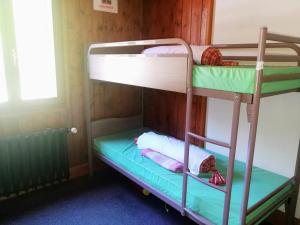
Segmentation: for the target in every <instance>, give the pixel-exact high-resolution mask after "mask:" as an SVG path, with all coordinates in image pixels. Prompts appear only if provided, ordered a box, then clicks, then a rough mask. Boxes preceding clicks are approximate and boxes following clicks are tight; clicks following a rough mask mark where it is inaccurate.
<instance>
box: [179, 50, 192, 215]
mask: <svg viewBox="0 0 300 225" xmlns="http://www.w3.org/2000/svg"><path fill="white" fill-rule="evenodd" d="M185 47H186V48H187V50H188V69H187V78H186V86H187V89H186V95H187V96H186V111H185V113H186V115H185V134H184V141H185V143H184V166H183V185H182V186H183V187H182V200H181V201H182V202H181V207H182V212H181V214H182V215H183V216H184V215H185V209H186V194H187V179H188V164H189V149H190V136H189V131H190V128H191V116H192V105H193V104H192V102H193V85H192V79H193V75H192V73H193V53H192V50H191V47H190V46H189V45H187V46H185Z"/></svg>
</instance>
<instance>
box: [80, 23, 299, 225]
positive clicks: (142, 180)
mask: <svg viewBox="0 0 300 225" xmlns="http://www.w3.org/2000/svg"><path fill="white" fill-rule="evenodd" d="M174 44H176V45H182V46H184V47H185V48H186V52H187V54H176V55H174V54H156V55H144V54H141V52H142V50H143V49H144V48H145V47H147V46H156V45H174ZM297 44H300V38H297V37H291V36H286V35H279V34H274V33H270V32H268V30H267V28H262V29H261V31H260V36H259V41H258V43H255V44H222V45H213V47H216V48H219V49H245V48H246V49H250V48H251V49H257V52H258V55H257V56H248V55H247V56H242V55H239V56H236V55H234V56H224V57H223V59H224V60H239V61H252V62H256V65H255V66H254V67H251V66H245V67H244V66H240V67H213V66H198V65H193V56H192V50H191V48H190V46H189V45H188V44H187V43H186V42H185V41H183V40H182V39H178V38H174V39H158V40H146V41H130V42H115V43H95V44H91V45H89V46H88V48H87V50H86V54H87V55H86V58H87V61H86V66H87V68H86V69H87V73H88V76H87V75H86V74H85V98H86V99H85V100H86V122H87V128H88V129H87V135H88V140H89V141H88V144H89V165H90V173H91V174H92V172H93V165H92V162H93V156H96V157H97V158H98V159H100V160H102V161H103V162H105V163H107V164H108V165H110V166H111V167H113V168H114V169H116V170H118V171H119V172H121V173H122V174H124V175H125V176H127V177H129V178H130V179H131V180H133V181H135V182H136V183H138V184H139V185H141V186H142V187H144V188H146V189H147V190H149V191H150V192H151V193H152V194H154V195H156V196H157V197H159V198H161V199H162V200H163V201H165V202H166V203H167V204H169V205H171V206H172V207H174V208H175V209H177V210H178V211H180V212H181V214H182V215H183V216H187V217H189V218H190V219H192V220H194V221H195V222H197V223H199V224H223V225H226V224H230V225H235V224H258V223H259V222H261V221H262V220H263V219H265V218H266V217H267V216H269V215H270V214H271V213H272V212H274V211H275V210H276V209H278V208H279V207H280V206H281V205H283V204H285V209H286V215H287V224H293V221H294V215H295V208H296V203H297V196H298V191H299V181H300V154H299V152H300V147H299V149H298V154H297V162H296V165H295V174H294V176H293V177H291V178H287V177H283V176H280V175H278V174H274V173H271V172H269V171H265V170H263V169H260V168H257V167H254V166H253V157H254V149H255V140H256V131H257V123H258V114H259V108H260V100H261V98H263V97H268V96H273V95H278V94H283V93H289V92H299V91H300V48H299V47H298V45H297ZM267 48H288V49H291V50H293V51H294V52H295V53H296V55H295V54H292V55H291V54H289V55H278V54H266V49H267ZM265 62H295V63H297V65H298V66H292V67H267V66H265ZM91 81H100V82H103V81H104V82H117V83H122V84H128V85H135V86H141V87H148V88H155V89H162V90H168V91H175V92H181V93H185V94H186V96H187V100H186V101H187V104H186V126H185V151H184V171H183V173H182V174H177V173H172V172H170V171H168V170H166V169H164V168H162V167H160V166H158V165H157V164H155V163H153V162H152V161H151V160H149V159H147V158H143V157H142V156H141V155H140V150H138V149H137V147H136V146H135V144H134V140H133V139H134V137H136V136H138V135H139V134H141V133H143V132H145V131H148V128H143V122H142V120H143V118H142V115H140V116H136V117H132V118H110V119H103V120H98V121H91V117H90V94H89V93H90V90H89V88H90V82H91ZM194 95H200V96H206V97H209V98H218V99H224V100H228V101H232V102H233V115H232V128H231V138H230V141H229V143H227V142H223V141H219V140H215V139H212V138H209V137H206V136H199V135H197V134H195V133H192V132H191V129H190V124H191V111H192V98H193V96H194ZM242 103H246V104H247V114H248V120H249V123H250V130H249V142H248V149H247V156H246V162H245V163H244V162H240V161H237V160H235V153H236V145H237V135H238V125H239V116H240V107H241V104H242ZM191 138H196V139H198V140H200V141H203V142H205V143H211V144H214V145H218V146H222V147H225V148H227V149H228V150H229V152H228V157H227V156H223V155H218V154H215V153H214V154H215V155H216V158H217V164H218V166H219V167H220V169H221V170H222V172H224V174H226V186H225V187H221V186H216V185H214V184H211V183H209V182H208V181H207V179H206V177H205V176H204V177H203V176H195V175H194V174H192V173H190V172H189V171H188V159H189V146H190V139H191ZM299 146H300V144H299Z"/></svg>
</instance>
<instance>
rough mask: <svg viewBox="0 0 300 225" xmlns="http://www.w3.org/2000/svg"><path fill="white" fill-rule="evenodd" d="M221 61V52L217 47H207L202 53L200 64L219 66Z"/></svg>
mask: <svg viewBox="0 0 300 225" xmlns="http://www.w3.org/2000/svg"><path fill="white" fill-rule="evenodd" d="M221 61H222V54H221V52H220V50H219V49H217V48H212V47H208V48H207V49H206V50H205V51H204V52H203V54H202V58H201V64H202V65H210V66H219V65H220V64H221Z"/></svg>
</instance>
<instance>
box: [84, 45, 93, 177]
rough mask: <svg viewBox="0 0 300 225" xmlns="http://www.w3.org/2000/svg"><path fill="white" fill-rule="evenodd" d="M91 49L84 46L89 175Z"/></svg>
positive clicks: (91, 158) (90, 158)
mask: <svg viewBox="0 0 300 225" xmlns="http://www.w3.org/2000/svg"><path fill="white" fill-rule="evenodd" d="M90 51H91V47H85V53H86V54H85V57H84V58H85V59H84V60H85V73H84V74H83V75H84V78H83V81H84V99H85V120H86V133H87V145H88V164H89V175H90V176H92V175H93V150H92V134H91V109H90V107H91V105H90V77H89V70H88V58H89V54H90Z"/></svg>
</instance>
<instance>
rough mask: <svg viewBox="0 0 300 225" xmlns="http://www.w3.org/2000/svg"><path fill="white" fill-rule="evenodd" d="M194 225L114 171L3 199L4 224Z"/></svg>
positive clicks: (1, 223) (0, 219) (0, 211)
mask: <svg viewBox="0 0 300 225" xmlns="http://www.w3.org/2000/svg"><path fill="white" fill-rule="evenodd" d="M21 224H22V225H40V224H41V225H52V224H53V225H81V224H84V225H160V224H163V225H169V224H170V225H179V224H180V225H183V224H184V225H185V224H190V225H194V223H193V222H192V221H190V220H189V219H187V218H184V217H181V216H180V213H179V212H177V211H175V210H173V209H170V210H169V212H167V211H166V210H165V204H164V203H163V202H162V201H160V200H159V199H157V198H155V197H153V196H151V195H150V196H144V195H142V194H141V191H140V189H139V188H137V187H136V186H135V185H133V184H132V183H131V182H129V181H128V180H127V179H126V178H124V177H122V176H120V175H119V174H116V173H114V172H112V173H109V175H106V176H101V175H96V176H94V177H92V178H87V177H86V178H79V179H75V180H71V181H68V182H65V183H63V184H58V185H54V186H52V187H48V188H45V189H42V190H39V191H35V192H32V193H30V194H26V195H23V196H20V197H18V198H14V199H11V200H8V201H5V202H2V203H0V225H21Z"/></svg>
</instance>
